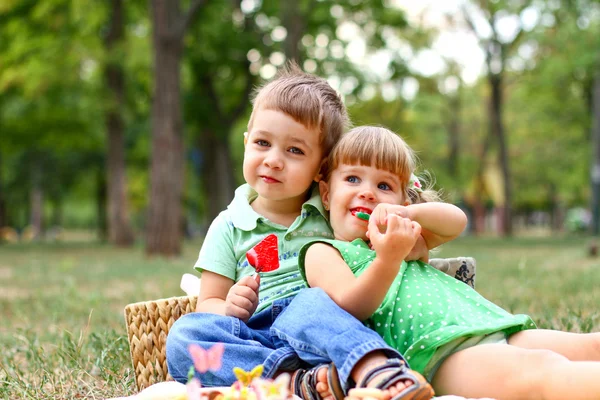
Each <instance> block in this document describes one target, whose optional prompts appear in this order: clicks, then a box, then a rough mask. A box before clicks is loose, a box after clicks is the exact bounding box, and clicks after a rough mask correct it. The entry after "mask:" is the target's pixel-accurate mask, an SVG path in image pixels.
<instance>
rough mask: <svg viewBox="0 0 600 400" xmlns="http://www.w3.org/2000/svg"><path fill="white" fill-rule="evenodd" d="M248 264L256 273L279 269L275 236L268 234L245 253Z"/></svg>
mask: <svg viewBox="0 0 600 400" xmlns="http://www.w3.org/2000/svg"><path fill="white" fill-rule="evenodd" d="M246 257H247V258H248V263H249V264H250V265H251V266H253V267H254V269H255V270H256V272H271V271H274V270H276V269H277V268H279V252H278V251H277V236H275V235H274V234H270V235H269V236H267V237H266V238H264V239H263V240H262V241H261V242H260V243H259V244H257V245H256V246H254V247H253V248H251V249H250V250H248V252H247V253H246Z"/></svg>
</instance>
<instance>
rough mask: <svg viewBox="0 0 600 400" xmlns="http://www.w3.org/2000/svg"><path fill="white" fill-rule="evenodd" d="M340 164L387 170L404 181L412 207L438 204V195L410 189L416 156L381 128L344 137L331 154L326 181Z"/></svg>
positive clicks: (363, 129)
mask: <svg viewBox="0 0 600 400" xmlns="http://www.w3.org/2000/svg"><path fill="white" fill-rule="evenodd" d="M340 164H349V165H367V166H373V167H375V168H377V169H383V170H386V171H389V172H391V173H393V174H394V175H396V176H398V177H399V178H400V182H401V183H402V185H403V187H404V198H405V199H407V200H409V201H410V202H411V203H420V202H425V201H434V200H436V199H437V196H436V194H435V191H433V190H430V189H426V190H423V191H422V192H420V193H419V192H417V191H416V190H414V188H411V187H409V185H408V183H409V181H410V178H411V174H412V173H413V171H414V170H415V166H416V155H415V153H414V151H413V150H412V149H411V148H410V146H409V145H408V144H406V142H405V141H404V140H403V139H402V138H401V137H400V136H398V135H397V134H395V133H394V132H392V131H390V130H389V129H386V128H382V127H378V126H359V127H356V128H354V129H351V130H350V131H349V132H348V133H346V134H344V136H343V137H342V139H340V141H339V142H338V143H337V144H336V146H335V147H334V149H333V151H332V152H331V153H330V154H329V157H328V158H327V162H326V165H325V171H324V172H325V175H324V177H325V180H329V178H330V177H331V173H332V172H333V170H335V169H336V168H337V167H338V166H339V165H340Z"/></svg>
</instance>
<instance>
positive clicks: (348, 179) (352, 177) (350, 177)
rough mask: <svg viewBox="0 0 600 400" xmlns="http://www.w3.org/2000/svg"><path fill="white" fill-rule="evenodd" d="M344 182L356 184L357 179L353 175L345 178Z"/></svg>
mask: <svg viewBox="0 0 600 400" xmlns="http://www.w3.org/2000/svg"><path fill="white" fill-rule="evenodd" d="M346 182H350V183H358V182H359V179H358V177H357V176H354V175H350V176H348V177H346Z"/></svg>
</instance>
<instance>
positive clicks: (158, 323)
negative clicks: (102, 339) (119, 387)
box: [125, 296, 197, 390]
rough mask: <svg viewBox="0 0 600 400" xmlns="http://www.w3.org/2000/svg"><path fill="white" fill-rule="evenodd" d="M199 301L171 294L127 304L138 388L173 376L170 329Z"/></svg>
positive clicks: (128, 329)
mask: <svg viewBox="0 0 600 400" xmlns="http://www.w3.org/2000/svg"><path fill="white" fill-rule="evenodd" d="M196 301H197V297H187V296H183V297H171V298H168V299H161V300H154V301H146V302H140V303H133V304H129V305H127V306H126V307H125V323H126V325H127V336H128V338H129V348H130V352H131V361H132V363H133V370H134V371H135V383H136V385H137V388H138V389H139V390H142V389H145V388H147V387H148V386H150V385H152V384H154V383H156V382H162V381H170V380H173V378H171V375H169V372H168V370H167V358H166V349H165V345H166V342H167V333H169V329H171V326H172V325H173V323H174V322H175V321H177V319H178V318H179V317H181V316H182V315H184V314H187V313H189V312H191V311H193V310H195V309H196Z"/></svg>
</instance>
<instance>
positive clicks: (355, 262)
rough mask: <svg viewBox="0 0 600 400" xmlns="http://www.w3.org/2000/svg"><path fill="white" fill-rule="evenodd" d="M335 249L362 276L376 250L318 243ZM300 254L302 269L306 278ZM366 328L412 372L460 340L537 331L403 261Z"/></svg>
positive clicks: (359, 243)
mask: <svg viewBox="0 0 600 400" xmlns="http://www.w3.org/2000/svg"><path fill="white" fill-rule="evenodd" d="M319 242H324V243H328V244H331V245H332V246H334V247H335V248H336V249H337V250H338V251H339V252H340V254H341V255H342V257H343V258H344V261H346V263H347V264H348V265H349V266H350V268H351V269H352V272H353V273H354V275H356V276H358V275H360V274H361V273H362V272H363V271H365V270H366V268H367V267H368V266H369V265H370V264H371V262H372V261H373V259H374V258H375V252H374V251H373V250H371V249H370V248H369V246H368V245H367V244H366V243H365V242H364V241H363V240H362V239H356V240H354V241H353V242H342V241H337V240H319ZM314 243H315V242H311V243H308V244H306V245H305V246H304V247H303V248H302V250H301V251H300V258H299V264H300V271H301V273H302V275H303V276H304V277H305V272H304V256H305V254H306V250H307V249H308V247H309V246H310V245H311V244H314ZM365 323H366V325H367V326H369V327H370V328H372V329H373V330H375V331H376V332H378V333H379V334H380V335H381V336H382V337H383V339H384V340H385V342H386V343H388V344H389V345H390V346H392V347H394V348H395V349H397V350H398V351H399V352H400V353H402V354H403V355H404V357H405V358H406V360H407V361H408V362H409V364H410V366H411V368H412V369H414V370H416V371H418V372H421V373H423V370H424V369H425V367H426V366H427V364H428V362H429V361H430V360H431V358H432V357H433V355H434V353H435V351H436V350H437V349H438V348H439V347H441V346H443V345H445V344H447V343H450V342H452V341H454V340H456V339H459V338H464V337H471V336H482V335H489V334H492V333H495V332H504V333H505V334H507V335H510V334H512V333H515V332H518V331H521V330H525V329H534V328H535V324H534V322H533V321H532V320H531V318H529V317H528V316H527V315H522V314H519V315H512V314H510V313H508V312H506V311H505V310H503V309H502V308H500V307H498V306H497V305H495V304H493V303H492V302H490V301H488V300H486V299H485V298H484V297H483V296H481V295H480V294H479V293H477V292H476V291H475V290H473V289H472V288H471V287H470V286H469V285H467V284H465V283H463V282H461V281H459V280H458V279H455V278H453V277H451V276H449V275H447V274H445V273H443V272H441V271H439V270H437V269H435V268H433V267H432V266H430V265H427V264H425V263H423V262H420V261H410V262H408V263H406V262H403V263H402V266H401V268H400V271H399V272H398V275H397V276H396V278H395V280H394V282H393V283H392V286H391V287H390V290H389V291H388V293H387V295H386V297H385V299H384V300H383V302H382V304H381V306H379V308H378V309H377V310H376V311H375V313H374V314H373V316H372V317H371V318H369V320H367V321H365Z"/></svg>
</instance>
